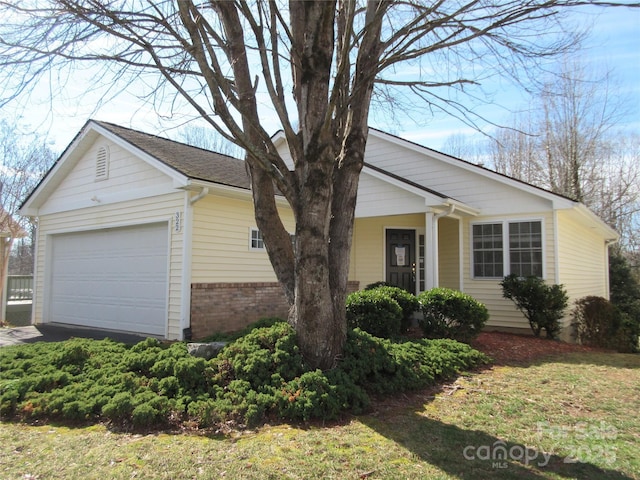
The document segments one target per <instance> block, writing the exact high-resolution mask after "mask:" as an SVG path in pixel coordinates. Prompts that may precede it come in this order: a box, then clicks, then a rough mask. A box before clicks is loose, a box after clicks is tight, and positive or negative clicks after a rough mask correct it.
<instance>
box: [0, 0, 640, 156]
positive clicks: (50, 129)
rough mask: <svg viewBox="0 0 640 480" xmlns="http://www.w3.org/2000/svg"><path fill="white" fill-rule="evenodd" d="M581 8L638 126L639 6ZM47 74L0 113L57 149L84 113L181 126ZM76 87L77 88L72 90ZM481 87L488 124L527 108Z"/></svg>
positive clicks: (129, 100) (438, 121)
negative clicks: (486, 95)
mask: <svg viewBox="0 0 640 480" xmlns="http://www.w3.org/2000/svg"><path fill="white" fill-rule="evenodd" d="M586 11H587V12H588V13H586V14H582V15H581V16H580V17H576V18H579V19H580V20H579V21H580V22H585V23H593V30H592V32H591V34H590V36H589V37H588V38H587V40H586V42H585V44H584V48H583V50H582V52H580V58H581V61H582V62H583V64H584V65H585V67H586V68H587V69H589V70H591V69H593V70H595V71H600V72H602V71H604V70H610V71H611V72H612V75H613V79H614V82H613V84H614V85H615V86H616V88H615V91H614V94H618V95H620V96H621V98H622V99H623V100H624V103H625V105H627V107H628V108H627V112H626V113H625V115H624V116H623V117H622V118H621V120H620V122H619V127H620V128H623V129H625V130H632V131H636V132H640V8H636V9H629V8H608V9H596V10H594V9H592V8H589V9H587V10H586ZM53 73H54V74H53V75H52V76H51V77H50V78H48V79H43V81H42V82H41V83H40V84H39V86H38V89H37V90H36V91H34V92H33V93H32V94H31V95H30V96H29V97H27V96H24V97H21V98H19V99H18V101H16V102H13V103H12V104H10V105H8V106H6V107H4V108H3V109H2V112H0V117H1V118H5V119H13V118H17V117H20V119H21V122H22V124H24V125H28V126H29V127H30V128H32V129H35V130H37V131H38V132H39V133H40V134H42V135H47V136H48V137H49V139H50V141H51V142H52V144H53V147H54V149H55V150H56V151H58V152H60V151H62V149H64V147H65V146H66V145H67V144H68V143H69V142H70V141H71V140H72V139H73V137H74V136H75V134H76V133H77V132H78V131H79V129H80V128H81V127H82V125H83V124H84V123H85V122H86V120H87V119H89V118H95V119H98V120H104V121H110V122H114V123H117V124H120V125H123V126H126V127H131V128H136V129H139V130H142V131H146V132H150V133H158V134H160V135H164V136H170V137H173V138H176V135H177V131H176V128H179V126H180V125H181V124H182V122H181V121H180V120H175V119H173V120H169V119H161V118H159V116H158V114H157V111H156V110H155V109H154V108H153V106H152V105H148V104H147V105H144V104H141V103H140V101H139V100H137V99H136V98H135V97H133V96H131V95H130V94H128V93H126V92H125V93H123V94H120V95H118V96H117V97H116V98H113V99H111V100H109V101H108V102H106V103H104V104H103V105H99V104H100V97H101V93H100V92H99V91H94V92H93V93H87V92H86V90H87V87H90V86H91V85H92V84H93V83H94V82H95V81H96V80H95V78H94V75H95V72H94V71H91V70H83V71H75V72H74V73H73V76H72V77H71V78H62V79H58V78H57V77H56V75H55V72H53ZM65 80H67V81H66V85H67V86H66V88H65V89H64V90H63V91H62V92H60V93H59V94H58V95H56V97H55V98H54V99H53V100H51V99H50V95H49V92H50V88H49V85H50V84H54V83H58V82H64V81H65ZM77 85H82V87H81V88H76V86H77ZM484 88H485V89H486V90H489V91H493V92H495V96H494V99H493V104H492V105H487V106H484V107H482V108H481V109H478V110H477V111H478V113H481V114H482V115H483V116H485V117H488V118H490V119H491V121H493V122H497V123H508V119H509V116H510V112H512V111H516V110H518V109H522V108H525V107H526V103H527V101H528V98H529V97H528V96H526V95H524V94H522V92H521V91H519V90H518V89H516V88H512V87H508V86H506V85H505V84H502V83H495V84H489V85H484ZM400 117H401V116H400ZM371 124H372V125H373V126H375V127H377V128H380V129H382V130H387V131H389V132H391V133H394V134H397V135H400V136H402V137H404V138H406V139H408V140H412V141H415V142H418V143H421V144H423V145H426V146H429V147H432V148H436V149H439V148H442V145H443V143H444V142H445V141H446V139H447V138H448V137H449V136H451V135H453V134H469V135H471V134H474V131H473V130H472V129H470V127H468V126H466V125H464V124H463V123H461V122H460V121H457V120H455V119H453V118H449V117H446V116H437V117H432V116H430V115H428V114H426V113H425V115H423V116H419V117H418V118H416V117H415V116H414V119H413V120H412V121H408V120H400V121H398V120H397V119H396V120H395V121H391V120H390V121H387V120H386V119H385V117H384V115H381V114H379V113H378V114H376V115H374V116H372V122H371ZM487 128H488V127H487Z"/></svg>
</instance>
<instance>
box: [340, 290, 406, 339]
mask: <svg viewBox="0 0 640 480" xmlns="http://www.w3.org/2000/svg"><path fill="white" fill-rule="evenodd" d="M347 325H348V326H349V328H360V329H362V330H364V331H365V332H368V333H370V334H371V335H375V336H376V337H381V338H391V337H397V336H398V335H400V332H401V329H402V308H401V307H400V304H399V303H398V302H397V301H396V300H394V299H393V298H391V297H390V296H389V295H388V294H387V293H386V292H385V291H384V290H383V289H381V288H376V289H373V290H360V291H357V292H353V293H350V294H349V295H348V296H347Z"/></svg>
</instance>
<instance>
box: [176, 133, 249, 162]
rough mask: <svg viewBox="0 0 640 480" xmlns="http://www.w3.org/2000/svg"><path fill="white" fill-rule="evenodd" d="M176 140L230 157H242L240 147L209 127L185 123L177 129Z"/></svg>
mask: <svg viewBox="0 0 640 480" xmlns="http://www.w3.org/2000/svg"><path fill="white" fill-rule="evenodd" d="M178 141H180V142H183V143H186V144H187V145H191V146H192V147H198V148H203V149H205V150H210V151H212V152H216V153H221V154H223V155H228V156H230V157H235V158H242V157H243V156H244V154H243V151H242V149H241V148H240V147H238V146H237V145H236V144H235V143H232V142H230V141H229V140H227V139H226V138H224V137H223V136H222V135H220V134H219V133H218V132H216V131H215V130H212V129H211V128H206V127H201V126H196V125H187V126H185V127H183V128H181V129H180V130H179V131H178Z"/></svg>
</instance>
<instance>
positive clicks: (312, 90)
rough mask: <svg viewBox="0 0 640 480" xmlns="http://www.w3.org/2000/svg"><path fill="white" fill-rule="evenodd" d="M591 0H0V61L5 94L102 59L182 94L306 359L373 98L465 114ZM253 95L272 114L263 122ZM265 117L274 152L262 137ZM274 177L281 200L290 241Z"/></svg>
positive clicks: (341, 330) (325, 299)
mask: <svg viewBox="0 0 640 480" xmlns="http://www.w3.org/2000/svg"><path fill="white" fill-rule="evenodd" d="M599 3H600V2H584V1H575V0H552V1H545V2H538V1H528V2H522V1H515V0H501V1H489V0H472V1H456V0H447V1H435V2H432V1H429V2H426V1H417V0H408V1H388V0H370V1H364V0H363V1H355V0H353V1H352V0H333V1H331V0H327V1H321V2H320V1H318V2H304V1H295V0H294V1H290V2H278V1H270V2H267V1H252V2H245V1H214V0H211V1H206V2H205V1H203V2H194V1H191V0H181V1H177V0H174V1H169V0H157V1H145V2H142V1H136V0H130V1H127V0H119V1H116V2H103V1H98V0H82V1H79V0H77V1H74V0H57V1H56V0H48V1H47V0H42V1H39V2H34V1H29V0H23V1H17V0H16V1H11V2H6V1H0V13H1V14H2V18H3V23H2V25H0V65H1V66H2V72H3V75H4V76H5V79H6V80H7V81H6V82H5V84H4V85H5V86H9V87H11V86H13V87H14V90H13V92H14V93H16V92H19V91H21V90H24V89H28V88H29V86H30V85H33V84H34V82H36V81H37V80H38V79H39V78H41V77H42V76H43V75H45V74H47V72H50V71H51V70H52V69H53V68H67V70H65V71H66V72H69V70H68V69H70V68H73V67H74V66H76V65H77V63H78V62H93V63H95V64H98V65H103V66H104V68H105V73H106V74H109V73H111V76H109V77H108V78H113V73H112V72H115V77H116V78H117V79H120V80H124V81H126V82H129V81H130V82H133V81H134V80H135V79H138V78H140V79H142V80H143V81H144V84H146V85H152V88H151V90H150V91H149V92H148V95H149V96H150V98H151V100H152V101H155V102H156V104H169V105H172V104H179V103H180V101H182V102H183V103H184V102H186V103H188V104H189V105H190V106H191V107H192V108H193V110H194V111H195V112H196V113H197V115H198V116H199V117H200V118H201V119H202V120H204V121H206V122H207V123H208V124H209V125H211V127H212V128H214V129H216V130H217V131H218V132H219V133H220V134H221V135H222V136H224V137H225V138H227V139H228V140H230V141H232V142H234V143H235V144H236V145H238V146H240V147H241V148H243V149H244V151H245V152H246V155H245V160H246V162H247V166H248V169H249V171H250V176H251V184H252V191H253V199H254V209H255V216H256V223H257V226H258V228H260V230H261V231H262V234H263V238H264V242H265V245H266V248H267V252H268V254H269V258H270V260H271V263H272V265H273V268H274V271H275V273H276V275H277V277H278V280H279V281H280V283H281V284H282V286H283V289H284V292H285V295H286V297H287V299H288V301H289V303H290V305H291V307H292V308H291V310H290V315H289V321H290V323H291V324H292V325H293V326H294V327H295V329H296V331H297V333H298V343H299V346H300V349H301V352H302V354H303V356H304V358H305V360H306V362H307V364H308V365H309V366H310V367H311V368H316V367H317V368H323V369H325V368H331V367H332V366H333V365H335V363H336V361H337V360H338V359H339V358H340V355H341V353H342V350H343V346H344V342H345V339H346V332H347V328H346V316H345V297H346V287H347V276H348V270H349V255H350V250H351V241H352V233H353V221H354V211H355V205H356V196H357V188H358V179H359V175H360V171H361V169H362V167H363V162H364V150H365V145H366V141H367V133H368V118H369V112H370V109H371V105H372V99H373V100H374V101H378V100H384V99H385V98H387V99H389V98H392V99H394V101H395V102H397V105H398V106H399V107H401V108H402V107H403V105H409V104H411V105H413V106H414V107H415V106H416V105H418V104H420V102H422V105H423V112H424V111H429V110H431V111H433V110H438V111H443V112H446V113H449V114H452V115H456V116H458V117H459V118H462V119H464V120H465V121H467V122H468V123H469V124H471V125H476V120H477V117H475V116H474V114H473V111H472V109H471V108H465V105H464V102H463V101H462V99H463V98H464V95H465V92H466V91H467V88H468V87H471V86H473V85H474V84H477V83H479V82H481V81H482V80H484V79H486V78H488V76H490V75H503V76H510V77H512V78H514V77H517V76H519V75H526V74H530V75H533V76H535V75H536V73H535V71H534V70H535V68H536V67H538V66H539V63H540V62H542V61H543V60H544V59H545V58H546V57H548V56H551V55H554V54H557V53H559V52H563V51H565V50H566V49H567V48H568V47H570V46H572V45H573V43H574V41H575V38H574V36H573V35H569V34H567V32H566V28H567V27H566V25H568V23H567V18H566V16H565V14H568V13H569V9H568V8H565V7H571V6H579V5H585V4H599ZM602 4H603V5H604V4H606V5H611V4H612V2H603V3H602ZM407 93H408V94H410V95H407ZM403 95H404V96H403ZM402 98H405V99H406V103H404V104H402V103H401V102H400V100H399V99H402ZM180 99H181V100H180ZM265 104H268V107H269V111H270V112H274V115H275V116H276V117H277V121H275V122H274V121H273V120H272V121H269V122H267V123H265V122H264V120H263V119H264V112H265V110H264V108H263V105H265ZM414 111H415V109H414ZM274 123H277V128H280V129H281V130H282V132H283V135H284V137H285V138H286V142H287V147H288V150H287V154H286V156H281V154H280V153H279V151H278V149H277V148H276V145H274V143H273V140H272V138H271V135H270V132H269V131H271V132H273V128H274ZM276 191H278V192H280V193H281V194H282V195H284V196H285V197H286V199H287V201H288V202H289V205H290V206H291V209H292V211H293V214H294V218H295V222H296V229H295V238H296V242H295V246H292V245H291V241H290V237H289V233H288V232H287V230H286V229H285V228H284V226H283V223H282V221H281V219H280V217H279V216H278V211H277V208H276V202H275V197H274V194H275V192H276Z"/></svg>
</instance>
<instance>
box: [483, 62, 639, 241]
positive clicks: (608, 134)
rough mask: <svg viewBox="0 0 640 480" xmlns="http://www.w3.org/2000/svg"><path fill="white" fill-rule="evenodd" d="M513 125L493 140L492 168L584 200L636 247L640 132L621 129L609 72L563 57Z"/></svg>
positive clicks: (637, 235) (490, 148) (618, 101)
mask: <svg viewBox="0 0 640 480" xmlns="http://www.w3.org/2000/svg"><path fill="white" fill-rule="evenodd" d="M554 78H555V80H554V81H551V82H548V83H547V84H546V85H545V89H544V90H543V91H542V92H541V93H540V94H539V95H537V96H536V100H535V101H534V102H533V103H532V108H531V109H530V111H529V112H528V113H527V114H526V116H525V115H520V116H517V117H515V118H514V120H513V128H511V129H502V130H500V131H498V132H497V134H496V136H495V138H494V139H493V140H492V141H491V142H490V147H489V152H490V155H489V156H490V158H491V159H492V162H493V165H492V166H493V168H495V170H496V171H498V172H500V173H504V174H506V175H509V176H512V177H515V178H519V179H521V180H524V181H526V182H529V183H531V184H533V185H537V186H540V187H543V188H546V189H548V190H551V191H552V192H554V193H559V194H561V195H565V196H567V197H570V198H572V199H574V200H577V201H580V202H583V203H584V204H585V205H587V206H588V207H589V208H590V209H591V210H593V212H594V213H596V214H597V215H598V216H599V217H600V218H602V219H603V220H604V221H605V222H607V223H608V224H609V225H611V226H612V227H613V228H615V229H616V230H617V231H618V232H619V233H620V234H621V247H622V248H623V249H624V250H626V251H627V252H633V251H635V250H637V249H638V248H639V247H640V245H638V238H639V237H640V143H639V142H640V139H639V138H638V136H637V135H629V134H624V133H620V132H617V131H616V130H615V125H616V121H617V115H618V114H619V112H620V109H621V108H622V107H621V103H622V101H621V99H617V98H615V96H614V95H612V93H611V91H610V84H609V77H608V75H604V76H601V77H597V76H595V75H593V74H589V72H587V71H585V69H584V68H583V67H582V66H581V65H580V64H579V63H576V62H574V63H570V64H569V63H564V64H563V65H562V68H561V69H560V72H559V75H558V76H557V77H554Z"/></svg>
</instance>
